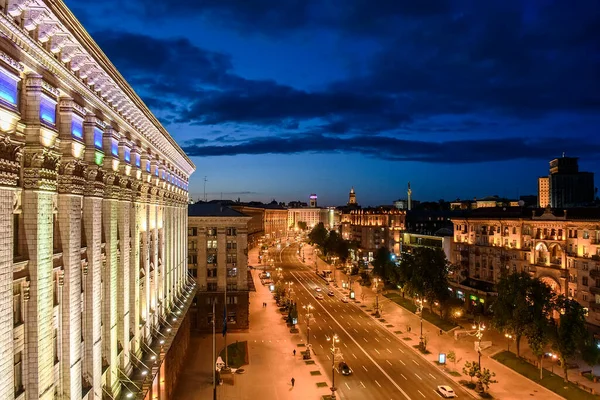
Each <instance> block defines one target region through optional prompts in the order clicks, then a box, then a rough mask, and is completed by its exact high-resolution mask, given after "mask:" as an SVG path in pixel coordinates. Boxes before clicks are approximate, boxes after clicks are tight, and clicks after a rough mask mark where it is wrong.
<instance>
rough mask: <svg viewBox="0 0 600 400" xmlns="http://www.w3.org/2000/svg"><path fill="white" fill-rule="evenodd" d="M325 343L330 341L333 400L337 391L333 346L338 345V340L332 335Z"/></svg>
mask: <svg viewBox="0 0 600 400" xmlns="http://www.w3.org/2000/svg"><path fill="white" fill-rule="evenodd" d="M327 341H328V342H329V341H331V398H332V399H333V400H335V391H336V390H337V389H336V387H335V352H336V347H335V344H336V343H339V341H340V338H339V336H338V335H337V334H334V335H333V336H332V337H327Z"/></svg>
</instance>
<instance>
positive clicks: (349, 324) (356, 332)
mask: <svg viewBox="0 0 600 400" xmlns="http://www.w3.org/2000/svg"><path fill="white" fill-rule="evenodd" d="M348 325H350V324H348ZM354 332H356V333H358V331H357V330H356V329H354Z"/></svg>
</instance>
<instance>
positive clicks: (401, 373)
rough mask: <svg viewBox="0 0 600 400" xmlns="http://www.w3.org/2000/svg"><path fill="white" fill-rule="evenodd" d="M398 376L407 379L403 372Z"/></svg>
mask: <svg viewBox="0 0 600 400" xmlns="http://www.w3.org/2000/svg"><path fill="white" fill-rule="evenodd" d="M400 376H402V377H403V378H404V379H405V380H408V379H406V377H405V376H404V374H402V373H401V374H400Z"/></svg>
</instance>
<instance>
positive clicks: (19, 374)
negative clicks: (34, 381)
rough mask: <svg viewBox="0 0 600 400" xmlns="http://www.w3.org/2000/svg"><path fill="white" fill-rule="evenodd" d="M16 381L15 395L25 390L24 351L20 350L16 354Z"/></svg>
mask: <svg viewBox="0 0 600 400" xmlns="http://www.w3.org/2000/svg"><path fill="white" fill-rule="evenodd" d="M14 373H15V377H14V382H15V397H17V396H16V395H17V394H20V393H21V392H22V391H23V352H22V351H20V352H18V353H17V354H15V366H14Z"/></svg>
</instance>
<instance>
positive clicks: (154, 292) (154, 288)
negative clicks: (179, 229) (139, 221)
mask: <svg viewBox="0 0 600 400" xmlns="http://www.w3.org/2000/svg"><path fill="white" fill-rule="evenodd" d="M157 194H158V189H157V188H155V187H153V188H152V189H151V196H150V200H149V202H148V222H149V224H148V232H149V240H148V255H149V272H150V310H151V314H150V318H149V319H148V323H149V324H150V326H151V327H153V328H154V327H156V325H157V324H158V310H157V306H158V285H159V281H158V280H159V278H158V223H157V212H156V208H157V201H158V200H157Z"/></svg>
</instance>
